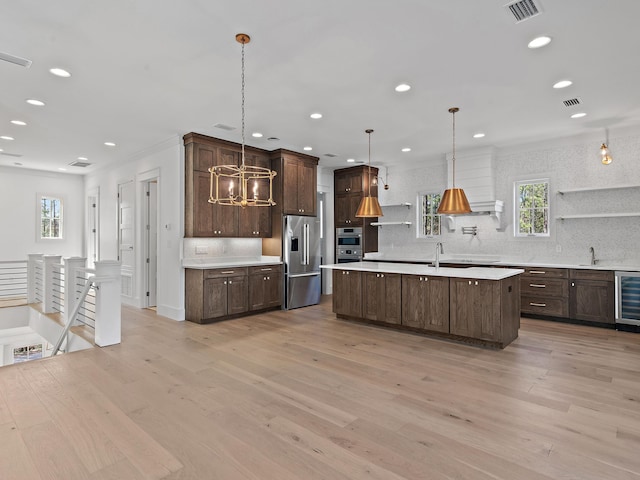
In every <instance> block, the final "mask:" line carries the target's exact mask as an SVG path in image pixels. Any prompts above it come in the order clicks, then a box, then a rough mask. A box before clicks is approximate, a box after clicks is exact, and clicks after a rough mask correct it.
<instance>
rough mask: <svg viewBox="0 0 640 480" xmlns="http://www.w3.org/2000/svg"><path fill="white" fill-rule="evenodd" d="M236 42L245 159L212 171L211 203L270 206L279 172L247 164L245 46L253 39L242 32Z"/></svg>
mask: <svg viewBox="0 0 640 480" xmlns="http://www.w3.org/2000/svg"><path fill="white" fill-rule="evenodd" d="M236 41H237V42H238V43H241V44H242V154H241V155H242V160H241V162H240V165H239V166H238V165H217V166H213V167H210V168H209V174H210V183H209V203H213V204H217V205H231V206H239V207H243V208H244V207H270V206H272V205H275V204H276V202H274V201H273V177H275V176H276V172H274V171H273V170H271V169H269V168H266V167H258V166H256V165H246V164H245V158H244V83H245V82H244V46H245V44H247V43H249V42H250V41H251V38H250V37H249V35H247V34H245V33H239V34H237V35H236ZM267 181H268V182H269V183H268V186H267ZM267 191H268V195H269V196H268V198H267V193H266V192H267Z"/></svg>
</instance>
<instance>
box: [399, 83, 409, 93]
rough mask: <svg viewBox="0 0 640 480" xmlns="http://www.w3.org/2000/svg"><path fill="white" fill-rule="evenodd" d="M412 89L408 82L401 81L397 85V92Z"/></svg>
mask: <svg viewBox="0 0 640 480" xmlns="http://www.w3.org/2000/svg"><path fill="white" fill-rule="evenodd" d="M409 90H411V85H407V84H406V83H401V84H400V85H398V86H397V87H396V92H408V91H409Z"/></svg>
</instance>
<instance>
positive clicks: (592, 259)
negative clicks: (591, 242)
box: [589, 247, 598, 265]
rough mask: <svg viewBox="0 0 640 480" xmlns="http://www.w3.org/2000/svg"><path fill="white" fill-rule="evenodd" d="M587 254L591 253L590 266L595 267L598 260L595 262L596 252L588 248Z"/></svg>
mask: <svg viewBox="0 0 640 480" xmlns="http://www.w3.org/2000/svg"><path fill="white" fill-rule="evenodd" d="M589 252H590V253H591V265H595V264H596V263H597V262H598V260H596V251H595V249H594V248H593V247H589Z"/></svg>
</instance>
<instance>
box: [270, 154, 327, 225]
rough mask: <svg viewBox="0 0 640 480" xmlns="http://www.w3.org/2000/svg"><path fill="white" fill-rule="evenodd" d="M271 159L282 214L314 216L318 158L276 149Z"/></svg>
mask: <svg viewBox="0 0 640 480" xmlns="http://www.w3.org/2000/svg"><path fill="white" fill-rule="evenodd" d="M272 161H273V164H272V165H273V167H272V168H274V169H275V170H276V172H278V175H277V176H276V180H277V181H278V182H279V187H280V188H279V189H278V190H279V195H278V197H279V199H281V202H282V207H281V210H282V214H283V215H307V216H310V217H314V216H316V211H317V205H316V203H317V191H318V188H317V182H318V179H317V167H318V159H317V158H316V157H309V156H305V155H302V154H296V153H294V152H289V151H286V150H276V152H274V156H273V157H272ZM278 177H279V178H278ZM276 201H278V200H276Z"/></svg>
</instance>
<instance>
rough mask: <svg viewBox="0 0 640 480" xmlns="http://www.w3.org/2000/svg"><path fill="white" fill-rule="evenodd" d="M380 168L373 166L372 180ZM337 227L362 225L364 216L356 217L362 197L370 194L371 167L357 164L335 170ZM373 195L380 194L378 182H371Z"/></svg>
mask: <svg viewBox="0 0 640 480" xmlns="http://www.w3.org/2000/svg"><path fill="white" fill-rule="evenodd" d="M377 177H378V169H377V168H375V167H372V168H371V180H373V179H375V178H377ZM333 179H334V188H335V204H334V205H335V222H336V227H362V226H364V222H363V220H364V219H363V218H358V217H356V212H357V211H358V207H359V206H360V201H361V200H362V197H364V196H366V195H368V194H369V181H370V180H369V167H368V166H357V167H351V168H341V169H339V170H335V171H334V177H333ZM371 196H373V197H377V196H378V185H377V182H374V183H372V184H371Z"/></svg>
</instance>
